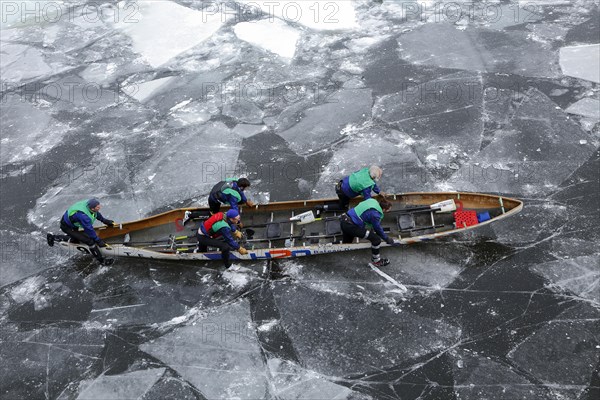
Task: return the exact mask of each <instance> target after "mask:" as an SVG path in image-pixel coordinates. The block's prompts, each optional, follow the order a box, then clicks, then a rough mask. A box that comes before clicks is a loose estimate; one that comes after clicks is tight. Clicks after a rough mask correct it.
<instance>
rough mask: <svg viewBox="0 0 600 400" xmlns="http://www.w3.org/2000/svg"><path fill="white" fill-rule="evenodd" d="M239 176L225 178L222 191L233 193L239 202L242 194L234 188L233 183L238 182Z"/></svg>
mask: <svg viewBox="0 0 600 400" xmlns="http://www.w3.org/2000/svg"><path fill="white" fill-rule="evenodd" d="M237 180H238V178H227V179H225V183H224V184H223V186H221V193H223V194H225V195H227V194H229V195H231V196H233V197H235V199H236V201H237V202H238V203H239V202H240V201H242V196H240V194H239V192H238V191H237V190H235V189H234V188H233V183H234V182H236V181H237Z"/></svg>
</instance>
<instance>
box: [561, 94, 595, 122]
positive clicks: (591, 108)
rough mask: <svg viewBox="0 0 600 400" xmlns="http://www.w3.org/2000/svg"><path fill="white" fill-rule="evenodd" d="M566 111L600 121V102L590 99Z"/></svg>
mask: <svg viewBox="0 0 600 400" xmlns="http://www.w3.org/2000/svg"><path fill="white" fill-rule="evenodd" d="M566 111H567V112H568V113H569V114H576V115H582V116H584V117H590V118H594V119H596V120H598V119H600V101H599V100H598V99H590V98H585V99H581V100H579V101H578V102H577V103H574V104H571V105H570V106H569V108H567V110H566Z"/></svg>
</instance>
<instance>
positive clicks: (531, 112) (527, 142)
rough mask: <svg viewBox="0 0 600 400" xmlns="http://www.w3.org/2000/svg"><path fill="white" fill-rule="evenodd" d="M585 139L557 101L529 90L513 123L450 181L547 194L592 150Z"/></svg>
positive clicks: (458, 186)
mask: <svg viewBox="0 0 600 400" xmlns="http://www.w3.org/2000/svg"><path fill="white" fill-rule="evenodd" d="M587 139H589V135H587V134H586V133H585V132H583V131H582V129H581V127H580V126H579V125H578V124H577V123H576V122H574V121H573V120H571V119H569V117H568V116H567V115H566V114H565V112H564V111H563V110H561V109H560V107H558V106H557V105H556V103H554V102H553V101H552V100H551V99H550V98H548V97H547V96H546V95H545V94H543V93H542V92H540V91H538V90H537V89H530V90H529V91H527V93H526V98H525V99H524V100H523V101H522V103H521V105H520V106H519V108H518V109H517V110H516V112H515V114H514V116H513V118H512V119H511V121H510V122H509V123H508V124H507V125H506V126H505V127H504V128H503V129H502V130H498V131H497V132H496V134H495V136H494V138H493V139H492V142H491V143H490V144H489V145H488V146H487V147H485V148H484V149H483V150H482V151H480V152H479V153H477V154H475V155H474V156H473V157H472V158H471V160H470V161H469V164H468V165H464V166H462V167H461V169H460V170H459V171H457V172H456V174H455V175H453V176H452V177H451V178H450V179H449V181H448V183H449V184H450V185H451V186H452V188H453V189H454V190H467V191H475V192H501V193H514V194H521V195H523V194H524V195H530V196H531V195H541V194H545V193H546V194H547V193H549V192H553V191H555V190H557V188H558V186H559V185H560V184H561V183H562V182H563V181H564V180H565V179H567V178H568V177H569V176H570V175H571V174H572V173H573V172H574V171H575V170H577V168H579V167H580V166H581V165H582V164H584V163H585V162H586V161H587V159H588V158H589V157H590V156H591V155H592V154H593V152H594V150H595V146H594V145H592V144H590V143H588V142H587Z"/></svg>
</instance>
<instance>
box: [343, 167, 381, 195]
mask: <svg viewBox="0 0 600 400" xmlns="http://www.w3.org/2000/svg"><path fill="white" fill-rule="evenodd" d="M348 183H349V184H350V189H352V190H353V191H354V192H356V193H360V192H362V191H363V190H365V189H366V188H371V187H373V186H375V181H374V180H373V179H372V178H371V175H369V168H363V169H361V170H360V171H357V172H355V173H353V174H350V177H349V179H348Z"/></svg>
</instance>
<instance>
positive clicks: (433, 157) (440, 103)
mask: <svg viewBox="0 0 600 400" xmlns="http://www.w3.org/2000/svg"><path fill="white" fill-rule="evenodd" d="M405 87H406V90H405V91H402V92H400V93H396V94H391V95H386V96H383V97H382V98H380V99H378V100H377V101H376V103H375V106H374V107H373V116H374V117H376V118H380V119H382V120H383V121H385V122H387V123H390V124H393V125H394V126H395V127H396V128H398V129H399V130H401V131H402V132H404V133H406V134H408V135H410V136H411V137H412V138H413V139H415V142H414V143H413V145H414V148H415V149H416V152H417V154H418V155H419V157H420V159H421V160H430V161H436V162H439V163H442V164H449V162H450V161H453V162H458V160H460V159H462V160H464V159H465V158H467V157H468V156H469V155H470V154H473V153H474V152H476V151H477V150H479V148H480V147H481V139H482V134H483V87H482V82H481V76H480V75H479V74H475V73H470V72H458V73H455V74H450V75H446V76H444V77H441V78H439V79H436V80H433V81H429V82H425V83H423V84H420V85H417V84H416V83H413V82H406V85H405ZM432 139H434V140H432ZM432 164H435V163H432Z"/></svg>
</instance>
